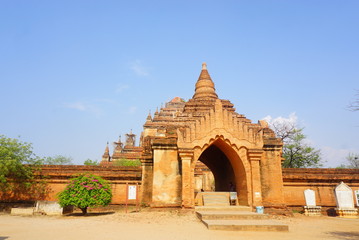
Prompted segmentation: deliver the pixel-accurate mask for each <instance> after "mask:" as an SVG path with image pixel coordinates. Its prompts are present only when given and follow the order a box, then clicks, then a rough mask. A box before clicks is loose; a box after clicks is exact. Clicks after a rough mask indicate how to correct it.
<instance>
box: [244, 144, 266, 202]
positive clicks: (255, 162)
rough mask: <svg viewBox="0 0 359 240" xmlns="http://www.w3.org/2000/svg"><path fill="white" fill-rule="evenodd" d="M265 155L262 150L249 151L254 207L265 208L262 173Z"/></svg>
mask: <svg viewBox="0 0 359 240" xmlns="http://www.w3.org/2000/svg"><path fill="white" fill-rule="evenodd" d="M262 155H263V150H261V149H249V150H248V158H249V161H250V163H251V176H252V179H251V180H252V186H251V187H252V201H253V206H263V202H262V183H261V173H260V161H261V158H262Z"/></svg>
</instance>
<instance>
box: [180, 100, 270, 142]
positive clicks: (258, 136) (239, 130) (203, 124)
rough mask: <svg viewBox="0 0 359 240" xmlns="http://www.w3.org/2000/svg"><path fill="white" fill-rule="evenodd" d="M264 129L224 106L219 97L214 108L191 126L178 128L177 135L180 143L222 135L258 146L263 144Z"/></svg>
mask: <svg viewBox="0 0 359 240" xmlns="http://www.w3.org/2000/svg"><path fill="white" fill-rule="evenodd" d="M262 129H263V126H262V124H253V123H251V122H250V120H248V119H247V118H245V117H243V115H240V114H237V113H235V112H233V111H228V110H227V109H225V108H224V107H223V105H222V101H221V100H220V99H217V100H216V101H215V104H214V108H213V109H211V110H210V111H209V112H208V113H207V114H205V115H204V116H202V117H199V119H198V120H196V121H195V122H193V123H191V124H190V125H189V126H186V127H182V128H178V129H177V135H178V143H179V145H181V144H182V143H183V144H185V143H193V142H196V141H199V140H201V139H203V138H208V137H209V136H212V137H214V136H217V135H222V136H224V137H225V138H226V137H228V138H231V139H237V140H238V141H246V142H247V144H246V145H248V146H250V145H256V146H258V145H263V132H262ZM238 147H239V146H238ZM252 147H253V146H252Z"/></svg>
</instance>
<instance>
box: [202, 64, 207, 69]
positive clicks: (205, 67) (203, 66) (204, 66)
mask: <svg viewBox="0 0 359 240" xmlns="http://www.w3.org/2000/svg"><path fill="white" fill-rule="evenodd" d="M202 70H207V63H205V62H204V63H202Z"/></svg>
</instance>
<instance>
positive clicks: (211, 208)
mask: <svg viewBox="0 0 359 240" xmlns="http://www.w3.org/2000/svg"><path fill="white" fill-rule="evenodd" d="M195 210H196V211H201V212H202V211H235V212H237V211H245V212H252V208H251V207H248V206H196V207H195Z"/></svg>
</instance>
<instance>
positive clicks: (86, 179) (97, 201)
mask: <svg viewBox="0 0 359 240" xmlns="http://www.w3.org/2000/svg"><path fill="white" fill-rule="evenodd" d="M58 198H59V204H60V205H61V206H62V207H65V206H71V205H72V206H75V207H78V208H80V209H81V211H82V213H83V214H84V215H85V214H87V208H88V207H93V206H107V205H108V204H110V202H111V198H112V192H111V187H110V184H108V183H107V181H105V180H104V179H102V178H101V177H99V176H95V175H93V174H80V175H79V176H77V177H75V178H72V179H71V181H70V183H69V184H68V185H67V186H66V189H65V190H64V191H62V192H60V193H59V195H58Z"/></svg>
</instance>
